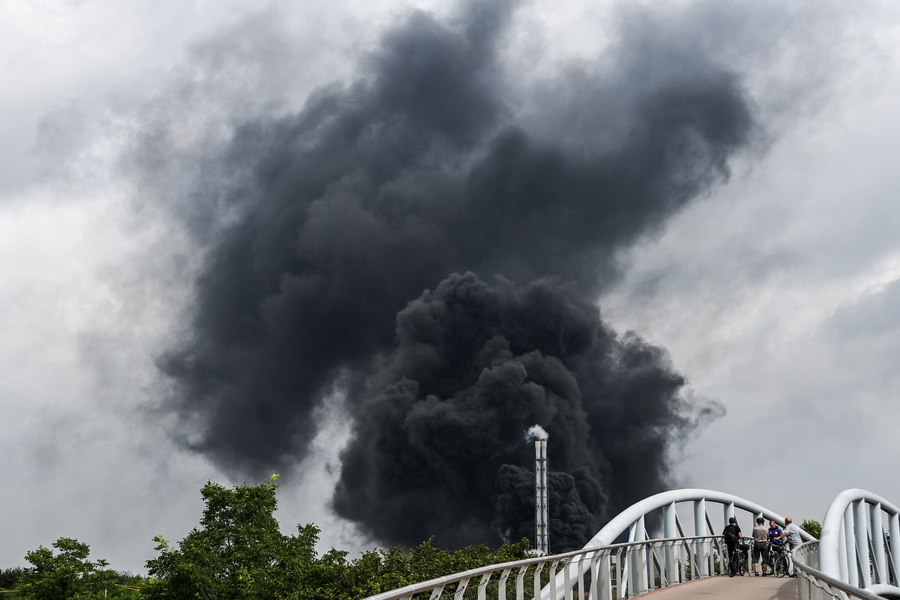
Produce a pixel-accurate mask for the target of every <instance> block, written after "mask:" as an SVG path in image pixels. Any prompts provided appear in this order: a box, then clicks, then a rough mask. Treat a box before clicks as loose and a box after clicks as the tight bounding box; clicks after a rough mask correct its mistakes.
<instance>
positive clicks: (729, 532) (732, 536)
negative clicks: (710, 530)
mask: <svg viewBox="0 0 900 600" xmlns="http://www.w3.org/2000/svg"><path fill="white" fill-rule="evenodd" d="M722 535H724V536H725V541H726V542H736V541H737V533H736V532H735V527H734V525H731V524H730V523H729V524H728V525H726V526H725V531H723V532H722Z"/></svg>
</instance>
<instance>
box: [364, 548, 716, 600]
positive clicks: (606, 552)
mask: <svg viewBox="0 0 900 600" xmlns="http://www.w3.org/2000/svg"><path fill="white" fill-rule="evenodd" d="M721 539H722V538H721V536H717V535H708V536H691V537H680V538H668V539H656V540H644V541H639V542H625V543H621V544H610V545H607V546H600V547H598V546H595V547H592V548H582V549H580V550H573V551H571V552H565V553H562V554H555V555H552V556H538V557H535V558H528V559H524V560H519V561H513V562H507V563H501V564H496V565H489V566H485V567H479V568H477V569H470V570H468V571H464V572H461V573H455V574H452V575H445V576H442V577H436V578H434V579H430V580H428V581H423V582H421V583H415V584H411V585H407V586H404V587H402V588H397V589H394V590H389V591H387V592H382V593H380V594H376V595H374V596H369V597H368V598H366V599H365V600H406V599H409V598H412V597H413V596H415V595H416V594H421V593H423V592H428V591H430V592H431V598H430V600H437V599H438V598H440V597H441V594H442V593H443V591H444V588H445V587H446V586H447V585H450V584H453V583H457V584H458V585H457V587H456V589H455V590H453V592H452V593H453V597H454V600H462V598H463V594H464V593H465V591H466V588H467V586H468V584H469V582H470V581H472V580H473V579H476V578H478V577H481V581H480V582H479V583H478V588H479V591H478V599H479V600H484V599H485V597H486V594H485V588H486V587H487V585H488V583H491V576H492V575H494V574H495V573H500V578H499V579H497V580H494V582H495V583H499V584H500V593H499V598H500V600H505V596H506V594H505V592H506V590H505V587H504V586H505V584H506V580H507V578H508V577H509V575H510V573H511V572H512V571H513V570H514V569H519V573H517V580H518V581H517V592H516V596H517V599H518V600H522V599H523V597H524V594H523V592H524V585H523V583H522V579H523V578H524V575H525V572H526V571H527V569H528V567H530V566H532V565H537V569H536V573H535V574H533V576H534V579H535V581H534V588H533V590H532V591H533V596H534V597H537V596H538V595H539V594H540V591H541V590H540V587H539V584H538V579H539V577H540V572H541V570H542V569H543V566H544V565H547V564H551V572H550V578H551V579H552V578H553V577H554V575H556V574H562V573H569V569H568V567H569V566H571V565H576V564H578V563H581V562H582V561H588V562H589V563H590V564H589V565H588V567H590V568H591V573H592V575H593V577H594V580H593V581H592V585H593V586H597V587H599V585H601V582H600V581H599V580H600V579H602V577H603V574H602V573H598V572H596V570H597V563H598V561H600V560H601V559H602V558H603V557H606V558H607V560H608V559H609V557H611V556H616V555H621V556H622V557H626V558H625V559H623V561H624V564H623V565H621V566H619V567H614V568H617V569H618V570H617V571H616V573H615V577H611V576H610V575H609V574H607V581H606V582H605V585H607V586H609V587H611V586H612V580H613V579H615V584H616V587H617V588H620V589H619V590H618V593H617V594H616V597H617V598H625V597H628V596H626V595H624V594H623V593H622V589H621V588H622V587H623V583H625V582H623V581H621V580H622V579H624V578H627V577H628V573H627V571H628V569H629V565H628V559H627V557H628V556H633V555H635V554H637V555H643V554H646V553H647V552H650V553H652V550H653V549H654V548H672V549H675V548H679V547H687V548H688V551H689V552H690V551H692V550H694V549H696V548H699V547H700V545H702V546H704V547H706V549H707V553H706V554H707V555H710V556H711V553H710V552H709V547H711V546H715V547H717V548H718V549H719V553H717V554H718V556H719V557H720V559H721V560H722V562H721V563H720V568H723V567H724V559H723V558H722V557H721V548H719V544H718V542H719V540H721ZM634 550H638V552H636V553H635V552H634ZM640 550H645V552H640ZM647 558H649V557H648V556H645V557H644V560H646V559H647ZM688 560H689V562H688V564H687V565H680V568H683V567H686V570H687V574H686V575H685V577H684V578H683V579H682V578H681V573H679V577H678V580H677V581H670V579H669V578H666V577H663V576H661V577H659V586H658V587H666V586H667V585H673V584H674V583H680V582H681V581H682V580H685V581H686V580H688V579H699V578H702V577H705V576H708V575H704V574H703V573H704V571H703V570H701V569H697V568H696V567H697V565H696V562H697V557H693V556H689V559H688ZM561 565H562V567H563V568H562V569H561V570H559V571H557V569H558V568H559V567H560V566H561ZM576 571H577V573H576V574H575V575H574V577H575V579H576V580H577V581H573V582H572V585H571V586H569V587H568V589H567V590H566V591H564V592H563V596H564V597H565V598H566V599H567V600H571V599H572V597H573V592H572V590H573V588H575V586H576V584H577V586H578V589H579V590H581V589H584V585H585V582H584V574H585V572H586V571H587V568H585V569H577V570H576ZM714 571H715V569H710V570H708V571H706V572H708V573H711V574H715V572H714ZM719 572H721V571H719ZM653 581H654V583H653V585H655V584H656V581H655V579H654V580H653ZM551 587H552V586H551ZM654 589H655V588H654ZM644 591H647V590H644ZM632 595H636V594H632ZM550 597H551V599H552V600H556V599H557V598H558V595H557V594H556V591H555V590H553V592H552V593H551V596H550ZM591 597H592V598H594V597H595V596H594V595H593V594H591ZM601 597H603V598H610V597H611V595H610V594H608V593H607V594H601Z"/></svg>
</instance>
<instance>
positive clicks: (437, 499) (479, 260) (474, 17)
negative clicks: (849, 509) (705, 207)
mask: <svg viewBox="0 0 900 600" xmlns="http://www.w3.org/2000/svg"><path fill="white" fill-rule="evenodd" d="M514 9H515V3H513V2H489V3H488V2H486V3H483V4H482V3H477V2H471V3H468V4H464V5H463V6H462V7H461V9H460V10H459V11H458V12H459V15H458V17H457V18H456V19H455V20H454V19H451V20H449V21H447V22H443V21H439V20H437V19H436V18H435V17H433V16H431V15H429V14H426V13H423V12H413V13H411V14H410V16H409V17H408V18H407V19H406V20H405V21H404V22H403V23H402V24H400V25H399V26H397V27H396V28H394V29H392V30H391V31H389V32H388V33H387V34H386V35H385V36H384V37H383V39H382V42H381V44H380V46H379V47H378V49H377V51H375V52H374V53H372V55H371V56H370V57H369V58H368V59H367V61H368V62H366V63H365V64H366V73H367V75H366V76H365V77H363V78H361V79H360V80H359V81H357V82H355V83H353V84H351V85H348V86H343V87H341V86H334V87H329V88H324V89H321V90H319V91H318V92H317V93H315V94H313V95H312V96H311V97H310V99H309V101H308V102H307V104H306V106H305V107H304V108H303V109H302V110H300V111H299V112H296V113H294V114H289V115H286V116H280V117H272V118H263V117H254V118H253V119H250V120H247V121H246V122H244V123H242V124H241V125H240V126H239V127H238V128H237V129H236V131H235V134H234V136H233V138H232V139H231V140H230V142H229V145H228V147H227V148H226V149H225V150H224V151H221V152H220V153H218V154H216V155H215V156H213V157H203V158H202V160H198V163H199V164H198V165H197V170H198V172H199V175H198V176H197V181H199V182H200V183H199V184H198V186H197V187H196V188H195V189H193V190H192V191H191V194H190V196H191V198H192V199H193V202H194V206H192V209H191V211H192V212H191V213H190V216H189V218H190V219H191V225H192V227H194V229H195V231H196V232H197V233H198V239H200V240H202V241H203V242H204V243H206V244H207V245H208V258H207V262H206V264H205V267H204V270H203V274H202V276H201V277H200V278H199V280H198V281H197V302H196V313H195V316H194V320H193V323H192V328H191V336H190V339H188V340H186V341H185V342H184V343H183V344H181V345H180V346H179V347H177V348H175V349H173V350H172V351H171V352H169V353H168V354H167V355H166V356H164V357H162V358H161V359H160V361H159V364H160V368H161V370H162V371H163V373H165V375H166V376H167V377H168V378H169V381H170V382H171V388H172V389H171V393H170V394H169V396H168V397H167V407H168V408H169V409H170V410H171V411H173V412H174V413H175V414H177V415H179V416H180V417H182V418H183V419H184V422H185V423H187V425H186V426H185V431H183V432H182V434H183V435H184V439H185V440H186V441H185V443H186V444H188V445H189V446H190V447H192V448H194V449H196V450H198V451H201V452H203V453H205V454H206V455H208V456H210V457H211V458H212V459H213V460H214V461H216V462H217V463H218V464H219V465H220V466H222V467H223V468H225V469H227V470H229V471H231V472H233V473H236V474H240V475H244V476H252V477H259V476H261V475H262V474H265V473H268V472H271V471H272V470H281V471H286V470H289V469H290V466H291V465H293V464H296V463H297V462H298V461H300V460H302V458H303V457H304V456H305V455H306V452H307V443H308V441H309V440H310V439H311V437H312V436H313V435H314V434H315V431H316V421H315V419H316V409H317V407H319V406H320V403H321V400H322V397H323V396H324V395H326V394H328V393H329V392H331V391H332V390H333V389H334V386H335V385H338V384H339V383H338V382H340V385H342V386H344V391H345V392H346V394H347V402H348V407H349V410H350V412H351V414H352V416H353V418H354V421H355V423H354V434H353V437H352V440H351V442H350V445H349V447H348V448H347V450H346V453H345V461H346V462H345V465H344V469H343V472H342V476H341V481H340V485H339V488H338V490H337V494H336V496H335V501H334V503H335V507H336V509H337V511H338V512H339V513H340V514H342V515H345V516H347V517H349V518H351V519H354V520H356V521H358V522H359V523H360V524H361V526H362V527H363V529H364V530H366V531H368V532H370V533H371V534H372V535H373V536H375V537H377V538H378V539H380V540H385V541H389V542H398V543H404V544H414V543H417V542H419V541H421V540H422V539H425V538H426V537H428V536H429V535H432V534H437V535H438V538H439V540H440V541H442V542H444V543H447V544H462V543H472V542H476V541H493V540H494V539H496V534H495V533H494V534H492V533H491V523H492V522H493V527H494V529H495V530H497V531H500V532H501V533H502V534H503V535H512V536H518V535H520V534H521V533H522V531H521V523H522V522H523V521H524V520H527V519H529V518H533V516H531V515H528V516H523V515H525V514H526V513H527V512H528V511H530V509H528V508H527V506H526V505H527V504H528V502H529V501H528V500H527V499H526V497H525V496H523V492H522V490H523V489H524V487H523V486H525V483H523V481H524V480H525V479H526V478H527V475H526V474H525V473H524V472H523V470H522V469H523V468H527V467H528V466H529V465H530V459H529V456H530V455H529V451H528V448H527V446H525V445H524V444H523V441H522V431H524V430H525V429H526V428H527V427H528V426H530V425H532V424H534V423H539V424H541V425H542V426H544V427H545V428H546V429H547V430H548V431H549V433H550V435H551V438H550V446H551V447H550V451H551V455H552V459H551V460H552V461H553V469H554V473H553V474H552V476H551V479H552V481H553V482H554V492H555V493H558V494H559V497H558V499H557V503H556V505H555V506H556V508H554V510H555V511H558V512H557V513H556V515H555V518H556V522H557V523H558V524H559V525H558V527H556V533H558V534H560V536H561V539H562V540H564V541H561V542H559V543H557V542H554V545H555V547H556V549H560V548H559V546H560V545H562V546H570V545H575V544H577V543H578V541H579V540H583V539H584V538H585V536H586V535H589V534H590V529H591V528H592V527H595V526H596V525H597V524H598V523H600V522H601V521H602V520H603V519H604V518H605V517H606V516H607V515H608V512H609V510H611V509H614V508H616V507H620V506H624V505H625V504H626V503H628V502H630V501H631V500H633V499H635V498H638V497H640V496H642V495H646V494H648V493H653V492H656V491H658V490H659V489H660V488H661V487H662V486H664V485H665V483H666V477H667V469H668V466H667V459H666V452H667V447H668V446H669V445H670V443H671V442H672V440H674V439H677V438H678V437H679V436H682V435H685V434H686V433H687V432H689V431H691V430H692V429H693V427H694V426H695V424H696V423H695V420H696V418H697V416H698V414H699V413H698V411H701V412H702V410H701V408H698V407H697V406H696V405H692V404H691V403H689V402H687V401H686V400H684V399H682V396H681V395H680V392H681V390H682V388H683V386H684V380H683V378H682V377H681V376H680V375H678V374H677V373H675V372H674V371H673V370H672V368H671V366H670V364H669V361H668V358H667V356H666V354H665V352H664V351H663V350H661V349H659V348H654V347H652V346H649V345H647V344H645V343H644V342H642V341H641V340H640V339H639V338H637V337H636V336H633V335H626V336H624V337H621V338H618V337H616V335H614V334H613V333H612V332H611V331H610V330H609V328H608V327H607V326H605V325H604V324H603V323H602V321H601V320H600V317H599V313H598V312H597V310H596V308H594V307H593V306H592V305H591V303H590V302H589V301H587V300H585V299H584V297H583V296H582V295H586V296H587V297H591V296H592V295H594V294H596V293H597V292H598V291H599V290H600V289H601V288H602V286H603V285H605V284H607V283H608V282H609V281H610V280H611V279H612V278H613V276H614V274H615V271H614V268H613V266H612V261H613V258H614V255H615V253H616V252H617V251H618V250H619V249H621V248H623V247H624V246H626V245H628V244H630V243H633V242H634V241H635V240H637V239H639V238H640V237H641V236H643V235H647V234H648V233H650V232H653V231H654V230H656V229H657V228H658V227H659V226H660V225H661V224H662V223H663V222H664V221H665V219H666V218H667V217H668V216H670V215H671V214H672V213H673V212H674V211H676V210H678V209H679V208H680V207H682V206H684V205H685V204H686V203H687V202H689V201H690V200H691V199H692V198H695V197H697V196H698V195H700V194H703V193H705V192H706V191H708V190H709V188H710V186H712V185H713V184H715V183H716V182H718V181H721V180H722V179H724V178H726V177H727V175H728V160H729V157H730V156H732V155H733V154H734V153H735V152H736V151H737V150H739V149H740V148H742V147H743V146H745V145H746V143H747V142H748V139H749V136H750V134H751V131H752V118H751V114H750V110H749V108H748V104H747V102H746V100H745V99H744V97H743V93H742V90H741V88H740V86H739V84H738V81H737V80H736V78H735V77H734V76H732V75H731V74H729V73H727V72H723V71H722V70H720V69H717V68H715V67H714V66H712V65H711V64H710V63H709V62H707V61H705V60H704V59H703V57H702V56H691V57H690V60H688V59H687V58H685V55H684V52H680V53H679V54H678V55H677V63H676V64H672V65H671V67H672V68H671V70H670V74H667V75H665V76H660V75H659V69H658V68H657V70H656V72H657V75H656V76H655V77H654V80H653V81H652V82H642V83H641V85H639V86H634V87H629V82H628V81H627V80H617V79H616V78H615V77H610V78H609V81H607V82H606V85H607V86H608V87H610V88H611V89H613V90H615V89H616V87H615V86H621V89H622V90H623V93H624V91H625V90H626V89H627V90H628V95H629V97H630V98H633V100H632V101H630V102H629V103H628V104H627V106H626V107H624V108H623V107H622V106H619V105H613V106H614V107H615V110H616V111H618V112H616V113H612V114H608V115H605V116H604V118H602V119H593V120H592V119H590V118H587V119H582V120H583V121H584V122H585V123H598V124H599V123H605V122H615V124H616V128H617V130H618V131H625V132H627V133H626V134H625V135H621V134H616V135H614V136H612V135H606V132H605V130H604V129H603V128H602V127H599V126H598V127H596V128H595V129H586V130H584V131H581V132H579V137H580V140H579V143H578V144H571V143H568V142H566V143H564V142H563V141H562V140H554V139H553V136H552V135H548V133H547V132H546V131H544V132H543V133H542V134H541V135H535V134H533V133H532V132H531V131H530V129H529V126H528V125H527V123H526V122H524V121H521V120H518V119H517V116H516V114H515V111H514V110H513V108H512V106H513V103H512V102H511V99H510V97H509V96H508V94H509V93H510V92H509V90H510V89H511V88H510V86H508V85H507V84H506V82H507V81H508V80H509V78H510V77H513V76H514V75H515V73H510V71H509V70H508V68H507V67H506V66H505V65H503V64H501V62H500V61H499V59H498V55H499V50H500V49H501V48H502V44H503V42H504V33H505V31H506V27H507V25H508V23H509V21H510V19H511V16H512V14H513V11H514ZM625 43H627V44H637V45H639V44H640V43H641V40H639V39H638V40H626V42H625ZM650 58H652V59H653V60H658V61H660V62H662V63H663V64H665V61H666V60H675V59H672V58H667V57H666V56H664V55H659V56H652V57H650ZM633 67H634V66H633V65H632V66H630V67H629V72H630V73H634V72H635V69H634V68H633ZM578 77H582V78H587V75H580V76H579V75H572V78H574V79H573V80H572V81H571V83H572V85H573V86H574V87H575V88H578V86H580V87H581V89H595V88H596V87H597V86H599V85H600V83H598V82H597V81H580V82H579V81H577V78H578ZM567 106H568V105H567ZM577 106H578V110H580V111H586V112H588V113H590V112H597V113H603V112H604V111H607V110H612V108H609V107H607V106H604V105H602V104H599V103H598V104H594V103H592V102H591V99H590V98H585V99H584V100H583V101H582V102H579V103H577ZM546 110H547V111H548V115H549V116H548V118H551V117H552V118H551V120H556V121H562V120H565V119H566V117H567V115H566V114H552V115H550V113H553V112H554V111H560V110H563V111H565V110H570V109H569V108H565V109H563V108H559V107H554V106H552V105H548V106H547V107H546ZM571 116H572V118H576V117H578V115H575V114H573V115H571ZM216 174H221V178H217V177H216V176H214V175H216ZM204 211H208V212H207V213H206V215H205V216H204ZM223 213H225V214H227V215H228V216H227V218H222V217H221V214H223ZM211 221H216V222H219V223H223V222H224V223H225V224H226V225H225V226H221V227H220V228H219V229H215V228H212V227H209V226H208V224H207V222H211ZM204 228H206V229H204ZM451 273H467V274H466V275H452V276H450V277H449V278H447V277H448V275H449V274H451ZM472 273H474V274H477V275H474V274H472ZM495 274H502V275H503V276H504V277H506V278H508V281H505V280H504V281H501V282H500V283H498V284H497V286H496V287H493V288H492V287H489V286H486V285H485V284H484V283H483V282H482V281H481V280H480V279H479V277H481V278H488V277H492V276H493V275H495ZM442 280H444V281H443V282H442ZM510 281H514V282H517V283H519V284H521V285H523V287H516V286H515V285H513V284H512V283H510ZM530 281H533V283H530V284H529V283H528V282H530ZM571 282H575V283H571ZM576 283H577V287H576ZM435 286H437V287H435ZM430 288H431V289H434V290H435V291H434V292H425V293H424V294H423V292H422V290H424V289H430ZM576 290H578V291H576ZM416 298H418V299H417V300H415V299H416ZM411 300H412V302H411ZM442 311H443V312H442ZM398 313H399V316H398ZM188 440H189V441H188ZM523 466H524V467H523ZM475 467H477V468H475ZM498 474H499V479H498ZM498 486H499V487H498ZM497 507H500V509H501V510H500V511H499V512H496V510H495V509H496V508H497ZM526 509H527V510H526ZM563 524H565V525H563ZM563 527H565V528H567V530H566V531H565V532H563Z"/></svg>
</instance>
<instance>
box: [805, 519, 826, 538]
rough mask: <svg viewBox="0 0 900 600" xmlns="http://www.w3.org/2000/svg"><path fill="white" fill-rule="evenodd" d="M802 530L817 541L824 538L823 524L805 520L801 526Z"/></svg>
mask: <svg viewBox="0 0 900 600" xmlns="http://www.w3.org/2000/svg"><path fill="white" fill-rule="evenodd" d="M800 529H802V530H803V531H805V532H806V533H808V534H810V535H811V536H813V537H814V538H816V539H819V538H820V537H821V536H822V524H821V523H819V522H818V521H814V520H813V519H804V520H803V523H801V524H800Z"/></svg>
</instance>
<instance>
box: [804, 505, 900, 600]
mask: <svg viewBox="0 0 900 600" xmlns="http://www.w3.org/2000/svg"><path fill="white" fill-rule="evenodd" d="M885 516H887V521H888V527H887V530H885V527H884V520H885V519H884V517H885ZM898 539H900V509H898V508H897V506H895V505H894V504H892V503H891V502H889V501H887V500H885V499H884V498H882V497H881V496H879V495H877V494H873V493H872V492H869V491H867V490H862V489H858V488H852V489H849V490H845V491H843V492H841V493H840V494H838V495H837V496H836V497H835V499H834V500H832V502H831V505H830V506H829V507H828V510H827V511H826V513H825V521H824V522H823V523H822V537H821V539H820V541H819V568H820V569H821V571H822V572H823V573H825V575H828V576H829V577H833V578H835V579H838V580H840V581H843V582H846V583H848V584H850V585H852V586H855V587H859V588H863V589H868V590H872V591H875V592H876V593H878V594H888V595H891V596H893V597H897V596H900V587H897V585H896V584H897V580H898V576H897V574H898V573H900V552H891V542H892V541H893V540H898ZM892 574H893V576H892Z"/></svg>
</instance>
